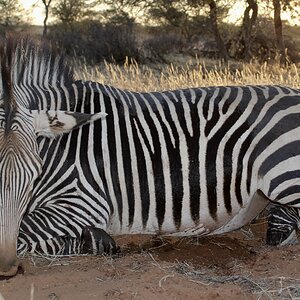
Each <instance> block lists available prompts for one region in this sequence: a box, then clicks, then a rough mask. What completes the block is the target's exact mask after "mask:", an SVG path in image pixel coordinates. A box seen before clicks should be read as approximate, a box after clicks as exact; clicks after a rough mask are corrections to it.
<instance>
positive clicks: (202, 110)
mask: <svg viewBox="0 0 300 300" xmlns="http://www.w3.org/2000/svg"><path fill="white" fill-rule="evenodd" d="M2 42H3V41H2ZM299 166H300V90H298V89H291V88H285V87H279V86H241V87H207V88H198V89H185V90H176V91H166V92H161V93H158V92H155V93H135V92H129V91H122V90H118V89H116V88H113V87H109V86H106V85H102V84H99V83H95V82H89V81H87V82H83V81H75V80H74V78H73V73H72V71H71V69H70V68H68V66H67V65H66V64H65V63H64V61H63V60H62V58H61V57H57V56H54V55H53V54H52V53H51V52H49V51H48V50H47V49H45V48H43V47H41V46H40V47H37V46H35V45H34V44H32V43H30V42H28V41H24V40H21V41H17V42H16V41H13V40H8V41H4V42H3V43H2V44H1V43H0V275H3V276H12V275H15V274H16V272H17V269H18V262H17V249H18V253H19V254H22V253H25V252H40V253H44V254H66V255H68V254H74V253H92V254H98V253H102V252H106V253H107V252H115V251H116V250H117V247H116V244H115V242H114V240H113V239H112V237H111V236H110V235H109V234H114V235H115V234H123V233H149V234H167V235H179V236H188V235H205V234H215V233H223V232H227V231H230V230H234V229H236V228H239V227H241V226H243V225H244V224H246V223H247V222H249V221H250V220H252V219H253V218H254V217H255V216H256V215H257V214H258V213H259V212H260V211H262V210H263V209H264V207H265V206H266V205H267V204H268V201H267V200H270V201H271V202H273V203H277V204H278V205H280V206H277V207H276V209H274V211H272V214H271V217H270V218H269V227H268V233H267V242H268V243H269V244H280V243H286V242H287V241H291V240H292V239H293V237H294V236H295V234H294V233H295V231H296V229H297V227H298V223H299V196H300V183H299V181H300V168H299Z"/></svg>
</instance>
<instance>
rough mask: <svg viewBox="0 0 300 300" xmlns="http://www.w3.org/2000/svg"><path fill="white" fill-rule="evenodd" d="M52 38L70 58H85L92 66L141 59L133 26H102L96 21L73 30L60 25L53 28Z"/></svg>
mask: <svg viewBox="0 0 300 300" xmlns="http://www.w3.org/2000/svg"><path fill="white" fill-rule="evenodd" d="M48 38H50V40H51V41H52V43H54V44H56V46H57V47H59V48H61V49H62V50H64V51H65V52H66V54H67V55H71V56H79V57H84V59H85V60H86V61H87V62H89V63H99V62H101V61H103V60H107V61H113V62H117V63H123V62H124V61H125V60H126V59H127V57H129V58H131V59H134V60H136V61H139V59H140V55H139V50H138V47H137V42H136V39H135V36H134V33H133V28H132V26H131V25H128V26H118V25H112V24H107V25H102V24H100V23H99V22H96V21H92V22H82V23H76V24H74V25H73V26H69V27H65V26H63V25H62V24H60V25H56V26H54V27H52V28H51V31H50V33H49V37H48Z"/></svg>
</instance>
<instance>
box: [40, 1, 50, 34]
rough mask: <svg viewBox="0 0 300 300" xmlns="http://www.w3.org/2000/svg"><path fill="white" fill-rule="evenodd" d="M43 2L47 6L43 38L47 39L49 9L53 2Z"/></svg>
mask: <svg viewBox="0 0 300 300" xmlns="http://www.w3.org/2000/svg"><path fill="white" fill-rule="evenodd" d="M42 1H43V4H44V6H45V18H44V30H43V37H45V36H46V35H47V31H48V26H47V21H48V17H49V7H50V4H51V1H52V0H49V1H48V2H47V1H46V0H42Z"/></svg>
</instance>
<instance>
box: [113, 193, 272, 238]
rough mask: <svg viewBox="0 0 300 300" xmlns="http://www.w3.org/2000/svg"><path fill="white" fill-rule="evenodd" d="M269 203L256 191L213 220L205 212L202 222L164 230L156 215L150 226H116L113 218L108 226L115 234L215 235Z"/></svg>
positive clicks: (241, 223) (244, 221)
mask: <svg viewBox="0 0 300 300" xmlns="http://www.w3.org/2000/svg"><path fill="white" fill-rule="evenodd" d="M267 204H268V200H267V199H266V198H265V197H264V196H263V194H262V193H260V192H256V193H255V194H254V195H253V197H252V198H251V199H249V201H247V202H245V203H244V205H243V206H242V207H233V212H232V214H231V215H229V214H228V213H225V212H224V213H222V214H218V218H217V220H213V219H212V218H211V217H210V216H209V214H207V213H205V214H203V217H202V218H200V219H201V222H199V224H195V223H194V222H184V220H183V224H182V226H181V227H180V229H179V230H178V229H176V227H174V226H171V225H170V226H169V227H167V226H166V227H165V228H164V230H162V229H161V228H159V227H158V226H157V220H156V217H153V223H152V222H151V221H150V222H148V226H147V227H145V228H141V227H137V226H134V224H133V226H132V227H123V228H120V227H119V226H115V225H116V224H114V220H113V219H112V220H111V223H110V225H109V226H108V232H109V233H111V234H113V235H120V234H160V235H165V236H178V237H184V236H195V235H198V236H201V235H213V234H222V233H226V232H230V231H233V230H236V229H238V228H240V227H242V226H244V225H245V224H247V223H249V222H250V221H252V220H253V219H254V218H255V217H256V216H257V215H258V214H259V213H260V212H261V211H262V210H263V209H264V208H265V207H266V206H267Z"/></svg>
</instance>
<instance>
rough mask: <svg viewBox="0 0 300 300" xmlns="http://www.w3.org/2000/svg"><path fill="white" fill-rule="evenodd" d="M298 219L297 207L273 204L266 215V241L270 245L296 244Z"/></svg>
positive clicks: (299, 219)
mask: <svg viewBox="0 0 300 300" xmlns="http://www.w3.org/2000/svg"><path fill="white" fill-rule="evenodd" d="M299 221H300V217H299V210H298V209H297V208H293V207H285V206H279V205H274V206H273V207H272V208H271V209H270V215H269V217H268V229H267V238H266V243H267V244H268V245H272V246H276V245H280V246H284V245H292V244H297V243H298V239H297V229H298V227H299Z"/></svg>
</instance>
